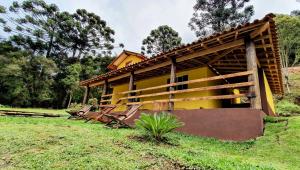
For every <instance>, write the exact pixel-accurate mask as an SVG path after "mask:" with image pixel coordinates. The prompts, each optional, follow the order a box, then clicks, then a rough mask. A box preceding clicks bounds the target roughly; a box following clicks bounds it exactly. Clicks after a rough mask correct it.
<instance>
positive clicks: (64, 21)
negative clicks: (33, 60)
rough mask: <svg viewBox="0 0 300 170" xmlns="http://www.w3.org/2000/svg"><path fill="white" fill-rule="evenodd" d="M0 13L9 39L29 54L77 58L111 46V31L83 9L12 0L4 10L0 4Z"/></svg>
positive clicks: (99, 52)
mask: <svg viewBox="0 0 300 170" xmlns="http://www.w3.org/2000/svg"><path fill="white" fill-rule="evenodd" d="M0 14H2V16H3V17H1V18H0V25H1V26H2V27H3V30H4V31H5V32H8V33H10V35H11V36H10V39H11V41H13V42H14V43H15V44H16V45H18V46H19V47H22V48H23V49H27V50H30V51H31V52H32V53H33V54H39V55H46V57H47V58H49V57H54V56H59V57H61V56H63V55H65V56H67V55H69V54H71V55H72V57H75V56H76V57H77V58H80V57H82V56H85V55H87V54H92V55H97V54H102V53H105V54H110V51H111V50H112V49H113V48H114V47H115V45H114V44H113V43H114V38H113V35H114V30H113V29H112V28H110V27H109V26H107V24H106V22H105V21H104V20H102V19H101V18H100V17H99V16H98V15H96V14H94V13H90V12H87V11H86V10H84V9H78V10H77V11H76V13H74V14H70V13H68V12H61V11H60V10H59V8H58V7H57V6H56V5H55V4H47V3H46V2H44V1H43V0H25V1H23V2H18V1H15V2H13V3H12V5H11V6H10V7H9V10H8V11H7V10H6V9H5V8H4V7H2V6H0ZM119 46H120V47H123V46H124V45H123V44H120V45H119Z"/></svg>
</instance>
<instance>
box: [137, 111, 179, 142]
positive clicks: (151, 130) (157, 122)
mask: <svg viewBox="0 0 300 170" xmlns="http://www.w3.org/2000/svg"><path fill="white" fill-rule="evenodd" d="M135 124H136V126H137V127H138V128H140V129H142V130H144V131H145V132H146V133H147V134H148V135H149V136H151V137H153V138H154V139H155V140H157V141H161V140H162V139H163V136H164V135H165V134H166V133H169V132H171V131H172V130H174V129H176V128H179V127H182V126H183V125H184V124H183V123H182V122H180V121H178V119H177V118H176V117H175V116H174V115H171V114H169V113H164V112H162V113H159V114H157V113H155V114H153V115H152V114H145V113H142V114H141V116H140V119H138V120H137V121H136V122H135Z"/></svg>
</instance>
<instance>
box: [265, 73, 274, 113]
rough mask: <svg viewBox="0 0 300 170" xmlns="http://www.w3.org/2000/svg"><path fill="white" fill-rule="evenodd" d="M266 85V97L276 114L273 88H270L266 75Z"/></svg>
mask: <svg viewBox="0 0 300 170" xmlns="http://www.w3.org/2000/svg"><path fill="white" fill-rule="evenodd" d="M264 83H265V89H266V95H267V101H268V103H269V106H270V107H271V109H272V111H273V112H274V113H275V105H274V101H273V95H272V91H271V88H270V86H269V83H268V80H267V77H266V75H265V73H264Z"/></svg>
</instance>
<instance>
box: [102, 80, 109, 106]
mask: <svg viewBox="0 0 300 170" xmlns="http://www.w3.org/2000/svg"><path fill="white" fill-rule="evenodd" d="M107 87H108V81H107V80H105V81H104V84H103V88H102V94H101V100H105V99H104V97H103V96H104V95H106V94H107ZM102 104H103V103H102Z"/></svg>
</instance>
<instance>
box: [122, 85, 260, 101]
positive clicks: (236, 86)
mask: <svg viewBox="0 0 300 170" xmlns="http://www.w3.org/2000/svg"><path fill="white" fill-rule="evenodd" d="M253 85H254V82H243V83H234V84H226V85H217V86H208V87H199V88H192V89H186V90H177V91H169V92H160V93H152V94H145V95H139V96H131V97H122V98H120V100H127V99H134V98H147V97H154V96H163V95H169V94H180V93H190V92H200V91H208V90H220V89H228V88H239V87H248V86H253Z"/></svg>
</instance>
